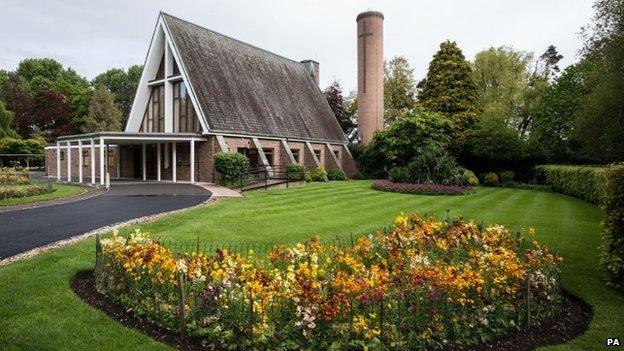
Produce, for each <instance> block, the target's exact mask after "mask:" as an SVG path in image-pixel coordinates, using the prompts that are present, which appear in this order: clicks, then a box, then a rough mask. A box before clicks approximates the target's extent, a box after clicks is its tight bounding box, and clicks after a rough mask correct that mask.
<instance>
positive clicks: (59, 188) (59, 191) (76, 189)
mask: <svg viewBox="0 0 624 351" xmlns="http://www.w3.org/2000/svg"><path fill="white" fill-rule="evenodd" d="M52 188H53V189H54V191H52V192H51V193H47V194H40V195H34V196H26V197H15V198H8V199H1V200H0V207H2V206H14V205H25V204H31V203H34V202H42V201H51V200H58V199H61V198H64V197H68V196H73V195H78V194H80V193H82V191H83V187H81V186H78V185H67V184H52Z"/></svg>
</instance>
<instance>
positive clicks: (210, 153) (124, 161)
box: [45, 136, 355, 183]
mask: <svg viewBox="0 0 624 351" xmlns="http://www.w3.org/2000/svg"><path fill="white" fill-rule="evenodd" d="M224 139H225V143H226V145H227V147H228V149H229V151H230V152H237V151H238V150H239V148H246V149H255V145H254V143H253V141H252V139H251V138H238V137H225V138H224ZM259 141H260V145H261V147H262V148H263V149H265V150H266V151H269V150H270V151H271V153H272V155H273V156H272V160H271V163H272V165H273V166H274V167H275V168H278V169H283V168H285V167H286V166H288V165H289V164H290V163H291V161H290V158H289V156H288V153H287V152H286V148H285V147H284V145H283V143H282V142H281V141H280V140H273V139H259ZM311 145H312V148H313V150H318V151H320V162H321V165H322V166H323V167H325V169H332V168H337V165H336V163H335V161H334V158H333V157H332V156H331V154H330V152H336V153H337V154H338V158H339V160H340V162H341V164H342V167H343V169H344V170H345V172H347V174H348V175H349V176H351V175H352V174H353V172H354V170H355V166H354V164H353V161H352V160H351V158H350V157H349V155H348V154H347V153H346V152H345V150H344V147H343V146H341V145H330V147H331V149H330V148H328V147H327V145H326V144H324V143H311ZM288 146H289V147H290V149H291V150H292V151H293V153H294V154H295V156H296V154H297V153H298V158H299V160H298V161H299V163H300V164H303V165H304V166H305V167H306V169H307V170H310V171H312V170H314V169H315V168H316V163H315V162H314V158H313V156H312V154H311V153H310V151H309V149H308V147H307V146H306V143H304V142H296V141H288ZM176 148H177V156H178V163H177V167H176V169H177V172H176V173H177V180H178V181H190V174H189V173H190V160H189V156H190V144H189V143H180V142H178V143H177V144H176ZM119 149H120V153H121V158H120V164H121V168H120V175H121V177H122V178H135V177H136V178H139V179H140V178H142V171H141V168H138V169H137V170H136V172H135V169H134V168H135V165H137V167H141V166H142V163H141V162H142V161H141V159H140V157H141V154H142V147H141V145H140V144H138V145H122V146H120V147H119ZM109 150H110V163H109V173H110V175H111V178H115V177H116V176H117V156H118V154H117V147H116V146H111V147H110V148H109ZM165 150H168V153H169V156H168V157H169V167H165V161H164V159H165V156H164V155H165V152H166V151H165ZM219 151H221V148H220V147H219V143H218V141H217V138H216V137H215V136H209V137H208V140H207V141H202V142H196V143H195V180H196V181H198V182H209V183H212V182H217V181H218V180H219V174H218V172H216V170H215V169H214V163H213V159H214V154H215V153H217V152H219ZM297 151H298V152H297ZM61 152H62V155H63V159H62V161H61V176H62V180H63V181H66V180H67V157H66V155H65V154H66V152H67V148H66V147H63V148H61ZM83 152H84V153H85V154H86V158H85V161H86V163H85V165H84V166H83V178H84V181H85V182H89V181H90V176H91V167H90V166H88V165H89V162H90V160H91V159H90V156H89V152H90V147H88V146H87V147H84V148H83ZM156 154H157V152H156V144H148V145H147V146H146V155H147V160H146V166H147V168H146V175H147V179H148V180H155V179H157V170H156V165H157V161H156ZM161 154H162V155H161V179H162V180H163V181H170V180H172V174H171V172H172V169H173V167H172V162H173V148H172V144H171V143H169V145H168V147H165V144H164V143H161ZM136 157H139V159H138V160H135V158H136ZM71 159H72V181H78V149H77V147H72V157H71ZM99 160H100V159H99V148H98V147H96V148H95V167H96V169H95V174H96V176H99V172H100V168H99ZM45 168H46V173H47V174H48V175H50V176H56V148H55V147H52V148H48V149H46V152H45Z"/></svg>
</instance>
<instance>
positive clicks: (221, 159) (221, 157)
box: [214, 152, 249, 183]
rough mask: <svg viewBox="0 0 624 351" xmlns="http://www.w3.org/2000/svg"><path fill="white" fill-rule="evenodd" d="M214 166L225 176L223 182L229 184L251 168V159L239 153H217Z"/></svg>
mask: <svg viewBox="0 0 624 351" xmlns="http://www.w3.org/2000/svg"><path fill="white" fill-rule="evenodd" d="M214 166H215V169H216V170H217V171H218V172H219V173H221V175H222V176H223V179H222V181H224V182H227V183H229V182H232V181H234V180H236V179H237V178H238V176H239V175H240V174H241V172H244V171H245V170H247V169H248V168H249V159H248V158H247V156H245V155H243V154H239V153H237V152H217V153H216V154H215V155H214Z"/></svg>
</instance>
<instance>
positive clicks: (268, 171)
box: [238, 166, 305, 192]
mask: <svg viewBox="0 0 624 351" xmlns="http://www.w3.org/2000/svg"><path fill="white" fill-rule="evenodd" d="M290 172H291V171H290V169H289V168H288V167H284V166H268V167H266V166H258V167H254V168H250V169H247V170H245V171H243V172H240V173H239V175H238V181H239V188H240V191H241V192H243V191H244V190H245V189H244V188H245V186H246V185H250V184H254V183H256V184H258V183H259V184H262V183H264V189H265V190H266V189H268V187H269V180H270V179H278V180H284V181H285V183H286V187H287V188H288V187H290V182H291V181H293V179H291V178H292V177H291V174H290ZM301 173H302V174H301V175H300V177H297V179H302V180H303V179H305V169H304V170H302V172H301ZM253 180H255V182H253V183H250V181H253Z"/></svg>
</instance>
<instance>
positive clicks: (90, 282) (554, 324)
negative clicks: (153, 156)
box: [69, 270, 594, 351]
mask: <svg viewBox="0 0 624 351" xmlns="http://www.w3.org/2000/svg"><path fill="white" fill-rule="evenodd" d="M69 286H70V287H71V289H72V290H73V291H74V293H75V294H76V295H77V296H78V297H80V298H81V299H82V300H83V301H85V302H86V303H87V304H88V305H90V306H91V307H94V308H96V309H98V310H100V311H102V312H104V313H106V314H107V315H108V316H109V317H110V318H112V319H113V320H115V321H116V322H118V323H120V324H122V325H123V326H126V327H128V328H132V329H135V330H138V331H140V332H142V333H143V334H146V335H148V336H150V337H151V338H153V339H155V340H157V341H159V342H161V343H163V344H166V345H169V346H171V347H174V348H177V349H179V350H188V351H200V350H206V349H207V348H206V346H205V345H202V344H201V342H200V341H198V340H194V339H191V338H189V337H187V336H185V335H183V334H181V333H179V332H178V331H175V330H170V329H167V328H164V327H161V326H159V325H157V324H154V323H151V322H148V321H146V320H144V319H141V318H139V317H136V316H134V315H132V314H131V313H129V312H127V311H126V309H125V308H124V307H123V306H122V305H121V304H119V303H116V302H114V301H111V300H110V299H109V298H107V297H106V296H104V295H103V294H101V293H99V292H98V291H96V290H95V281H94V277H93V271H92V270H89V271H80V272H78V273H77V274H76V275H75V276H74V277H73V278H72V279H71V281H70V283H69ZM563 295H564V298H565V301H564V304H563V312H562V314H561V315H559V316H557V317H555V318H553V319H551V320H547V321H543V322H540V323H537V324H536V325H534V326H532V327H531V328H528V329H525V330H522V331H520V332H513V333H509V334H507V335H504V336H502V337H500V338H499V339H497V340H493V341H490V342H488V343H485V344H481V345H477V346H473V347H469V348H448V349H447V350H454V351H470V350H474V351H499V350H500V351H530V350H534V349H536V348H538V347H542V346H549V345H556V344H562V343H565V342H567V341H570V340H572V339H574V338H575V337H577V336H579V335H581V334H582V333H584V332H585V331H586V330H587V328H588V327H589V323H590V322H591V320H592V317H593V315H594V311H593V309H592V307H591V306H589V305H588V304H586V303H585V302H584V301H582V300H581V299H579V298H577V297H575V296H573V295H571V294H570V293H568V292H567V291H565V290H564V291H563Z"/></svg>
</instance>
